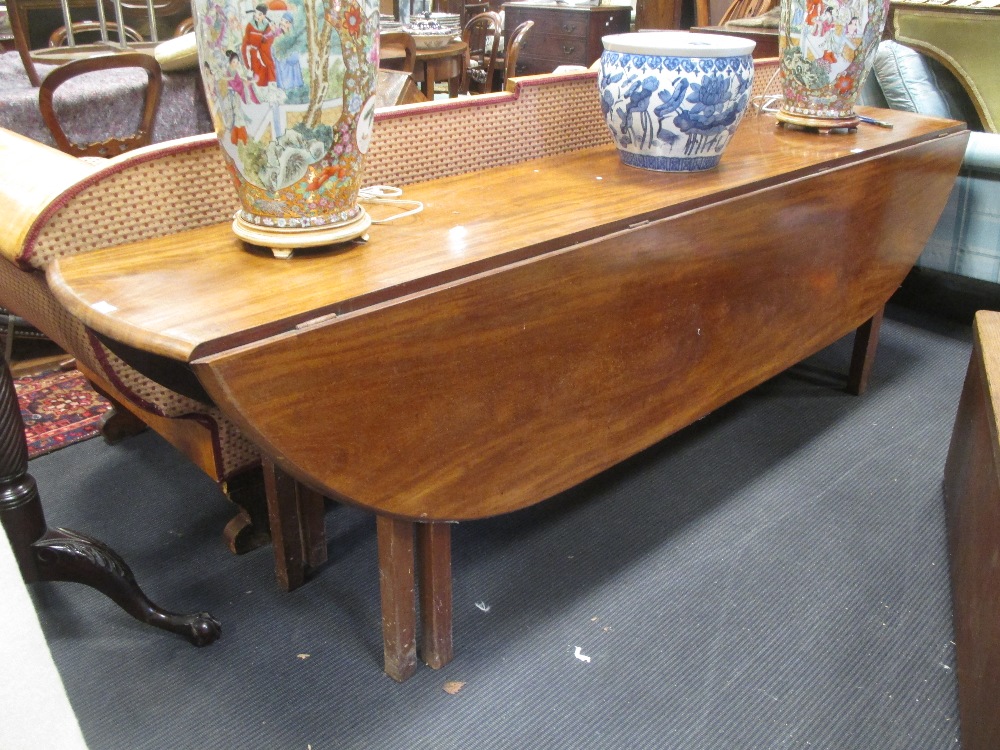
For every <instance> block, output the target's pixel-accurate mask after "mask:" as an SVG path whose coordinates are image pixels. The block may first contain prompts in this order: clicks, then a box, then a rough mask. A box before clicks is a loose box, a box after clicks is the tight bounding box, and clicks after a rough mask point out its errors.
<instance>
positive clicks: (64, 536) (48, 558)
mask: <svg viewBox="0 0 1000 750" xmlns="http://www.w3.org/2000/svg"><path fill="white" fill-rule="evenodd" d="M2 369H3V372H2V373H0V522H2V525H3V528H4V531H5V532H6V534H7V538H8V539H9V540H10V545H11V548H12V549H13V550H14V556H15V557H16V558H17V563H18V567H19V568H20V570H21V576H22V577H23V578H24V581H25V583H35V582H37V581H73V582H76V583H82V584H84V585H86V586H90V587H92V588H95V589H97V590H98V591H100V592H101V593H102V594H105V595H106V596H108V597H109V598H111V599H112V601H114V602H115V603H116V604H117V605H118V606H120V607H121V608H122V609H124V610H125V611H126V612H128V613H129V614H130V615H132V616H133V617H134V618H136V619H137V620H139V621H141V622H144V623H147V624H149V625H152V626H154V627H157V628H161V629H163V630H167V631H169V632H171V633H177V634H178V635H181V636H183V637H184V638H186V639H187V640H188V641H190V642H191V643H193V644H194V645H195V646H206V645H208V644H209V643H212V642H213V641H215V640H216V639H217V638H218V637H219V635H220V634H221V632H222V627H221V625H219V622H218V621H217V620H216V619H215V618H214V617H212V616H211V615H210V614H208V613H207V612H199V613H196V614H177V613H174V612H168V611H166V610H164V609H161V608H160V607H158V606H156V605H155V604H154V603H153V602H151V601H150V600H149V598H147V597H146V595H145V594H144V593H143V592H142V589H140V588H139V585H138V584H137V583H136V581H135V576H133V574H132V571H131V569H130V568H129V567H128V565H127V564H126V563H125V561H124V560H122V558H121V557H120V556H119V555H118V554H117V553H116V552H115V551H114V550H112V549H111V548H110V547H108V546H107V545H106V544H104V543H102V542H99V541H98V540H96V539H92V538H90V537H87V536H84V535H83V534H78V533H77V532H75V531H69V530H67V529H50V528H49V527H48V525H47V524H46V522H45V515H44V513H43V512H42V501H41V497H40V496H39V494H38V487H37V485H36V484H35V480H34V478H33V477H32V476H31V475H30V474H28V444H27V441H26V440H25V438H24V423H23V422H22V421H21V409H20V406H19V405H18V402H17V392H16V391H15V390H14V380H13V378H12V377H11V374H10V370H9V369H8V368H7V367H6V366H5V367H3V368H2Z"/></svg>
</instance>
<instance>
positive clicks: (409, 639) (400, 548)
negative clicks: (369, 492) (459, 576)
mask: <svg viewBox="0 0 1000 750" xmlns="http://www.w3.org/2000/svg"><path fill="white" fill-rule="evenodd" d="M375 523H376V527H377V533H378V567H379V586H380V588H381V591H382V643H383V650H384V654H385V673H386V674H387V675H389V676H390V677H391V678H392V679H394V680H396V682H403V681H404V680H406V679H407V678H409V677H410V676H412V675H413V673H414V672H415V671H416V669H417V633H416V631H417V598H416V578H415V575H414V567H415V565H414V563H415V559H414V552H415V549H414V540H413V532H414V529H413V526H414V524H413V522H412V521H400V520H398V519H395V518H389V517H388V516H376V517H375Z"/></svg>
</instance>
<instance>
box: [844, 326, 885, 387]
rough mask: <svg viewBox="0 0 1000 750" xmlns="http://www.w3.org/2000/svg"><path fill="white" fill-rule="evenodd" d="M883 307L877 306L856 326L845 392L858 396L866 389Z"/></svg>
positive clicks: (873, 359)
mask: <svg viewBox="0 0 1000 750" xmlns="http://www.w3.org/2000/svg"><path fill="white" fill-rule="evenodd" d="M884 313H885V308H884V307H882V308H879V311H878V312H877V313H875V314H874V315H873V316H872V317H871V319H870V320H868V321H866V322H865V323H862V324H861V325H860V326H858V330H857V331H856V332H855V334H854V352H853V354H852V355H851V369H850V371H849V372H848V375H847V392H848V393H850V394H852V395H855V396H860V395H861V394H862V393H864V392H865V391H866V390H867V389H868V376H869V375H870V374H871V370H872V363H873V362H874V361H875V350H876V349H878V334H879V330H880V329H881V328H882V316H883V314H884Z"/></svg>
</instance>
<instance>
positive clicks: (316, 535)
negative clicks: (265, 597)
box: [263, 458, 326, 591]
mask: <svg viewBox="0 0 1000 750" xmlns="http://www.w3.org/2000/svg"><path fill="white" fill-rule="evenodd" d="M263 468H264V490H265V493H266V494H267V515H268V520H269V521H270V524H271V544H272V545H273V548H274V576H275V578H276V579H277V580H278V585H279V586H281V588H283V589H284V590H285V591H293V590H294V589H297V588H298V587H299V586H301V585H302V584H303V583H304V582H305V577H306V572H307V571H308V570H309V568H311V567H316V566H318V565H321V564H322V563H324V562H326V532H325V529H324V524H325V518H324V498H323V496H322V495H320V494H319V493H318V492H314V491H313V490H311V489H309V488H308V487H306V486H305V485H302V484H300V483H299V482H298V481H296V480H295V478H294V477H292V476H291V475H289V474H287V473H286V472H284V471H283V470H282V469H280V468H279V467H278V466H276V465H275V464H274V462H273V461H271V460H270V459H267V458H265V459H263Z"/></svg>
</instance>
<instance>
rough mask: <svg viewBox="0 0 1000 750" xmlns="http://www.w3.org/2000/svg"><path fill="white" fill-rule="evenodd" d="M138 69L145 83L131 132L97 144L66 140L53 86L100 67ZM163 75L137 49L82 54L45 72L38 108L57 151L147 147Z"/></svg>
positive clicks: (104, 152)
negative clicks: (137, 119) (140, 103)
mask: <svg viewBox="0 0 1000 750" xmlns="http://www.w3.org/2000/svg"><path fill="white" fill-rule="evenodd" d="M129 68H131V69H139V70H143V71H145V73H146V78H147V83H146V91H145V97H144V100H143V105H142V112H141V115H140V117H139V126H138V128H136V130H135V131H134V133H132V134H131V135H125V136H112V137H109V138H108V139H107V140H106V141H102V142H100V143H75V142H73V141H71V140H70V139H69V137H68V136H67V135H66V132H65V131H64V129H63V126H62V124H61V123H60V121H59V118H58V116H57V115H56V111H55V107H53V99H54V97H55V92H56V89H58V88H59V87H60V86H62V85H63V84H64V83H66V82H67V81H69V80H71V79H74V78H78V77H80V76H83V75H85V74H87V73H93V72H97V71H102V70H115V69H129ZM162 85H163V77H162V74H161V72H160V65H159V63H157V62H156V60H155V59H154V58H153V57H152V56H151V55H145V54H143V53H141V52H123V53H121V54H117V55H104V56H102V57H86V58H83V59H81V60H73V61H71V62H68V63H65V64H64V65H61V66H59V67H58V68H56V69H55V70H53V71H52V72H51V73H49V74H48V75H47V76H46V77H45V79H44V80H43V81H42V85H41V86H40V87H39V89H38V108H39V109H40V110H41V113H42V119H43V120H45V124H46V126H48V128H49V131H50V132H51V133H52V137H53V138H54V139H55V142H56V145H57V146H58V147H59V150H60V151H64V152H65V153H67V154H72V155H73V156H99V157H111V156H117V155H118V154H121V153H124V152H126V151H130V150H131V149H134V148H138V147H140V146H148V145H149V144H150V143H151V142H152V139H153V121H154V120H155V119H156V111H157V109H159V106H160V90H161V88H162Z"/></svg>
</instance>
